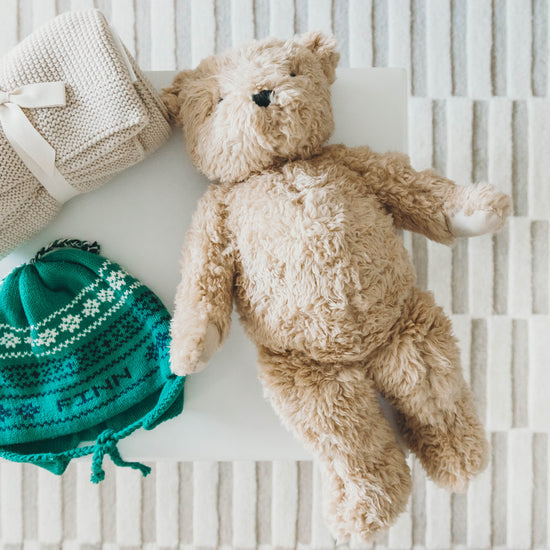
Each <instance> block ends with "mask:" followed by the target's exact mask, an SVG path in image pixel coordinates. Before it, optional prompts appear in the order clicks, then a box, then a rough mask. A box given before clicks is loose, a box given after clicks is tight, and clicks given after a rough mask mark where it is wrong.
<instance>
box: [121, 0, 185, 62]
mask: <svg viewBox="0 0 550 550" xmlns="http://www.w3.org/2000/svg"><path fill="white" fill-rule="evenodd" d="M115 3H116V2H115ZM175 21H176V7H175V4H174V1H173V0H155V7H154V9H151V69H152V70H153V71H168V70H170V69H172V68H173V67H175V66H176V35H175Z"/></svg>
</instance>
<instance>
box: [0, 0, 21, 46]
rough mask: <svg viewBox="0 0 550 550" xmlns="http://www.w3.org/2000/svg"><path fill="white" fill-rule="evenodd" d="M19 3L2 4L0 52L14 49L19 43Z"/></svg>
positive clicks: (8, 1)
mask: <svg viewBox="0 0 550 550" xmlns="http://www.w3.org/2000/svg"><path fill="white" fill-rule="evenodd" d="M18 15H19V14H18V2H17V0H4V1H3V2H2V17H1V18H0V52H2V53H5V52H7V51H8V50H10V48H13V46H15V44H17V41H18V38H19V36H18V32H17V31H18V25H17V23H18Z"/></svg>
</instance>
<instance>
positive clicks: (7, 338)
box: [0, 332, 21, 348]
mask: <svg viewBox="0 0 550 550" xmlns="http://www.w3.org/2000/svg"><path fill="white" fill-rule="evenodd" d="M20 343H21V338H19V336H16V335H15V334H13V333H12V332H4V334H3V335H2V339H1V340H0V344H2V345H3V346H6V347H7V348H14V347H15V346H17V344H20Z"/></svg>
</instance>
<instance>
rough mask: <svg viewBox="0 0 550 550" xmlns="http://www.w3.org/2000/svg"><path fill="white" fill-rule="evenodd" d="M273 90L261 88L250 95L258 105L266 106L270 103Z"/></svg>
mask: <svg viewBox="0 0 550 550" xmlns="http://www.w3.org/2000/svg"><path fill="white" fill-rule="evenodd" d="M272 93H273V90H262V91H261V92H258V93H257V94H254V95H253V96H252V100H253V101H254V103H255V104H256V105H258V106H259V107H267V106H268V105H269V104H270V103H271V94H272Z"/></svg>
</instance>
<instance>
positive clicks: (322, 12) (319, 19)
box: [307, 0, 334, 33]
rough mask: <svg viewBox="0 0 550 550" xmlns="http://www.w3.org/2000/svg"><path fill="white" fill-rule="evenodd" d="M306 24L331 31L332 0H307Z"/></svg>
mask: <svg viewBox="0 0 550 550" xmlns="http://www.w3.org/2000/svg"><path fill="white" fill-rule="evenodd" d="M307 8H308V9H307V15H308V26H309V28H310V29H318V30H321V31H324V32H328V33H332V32H334V29H333V27H332V0H308V7H307Z"/></svg>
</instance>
